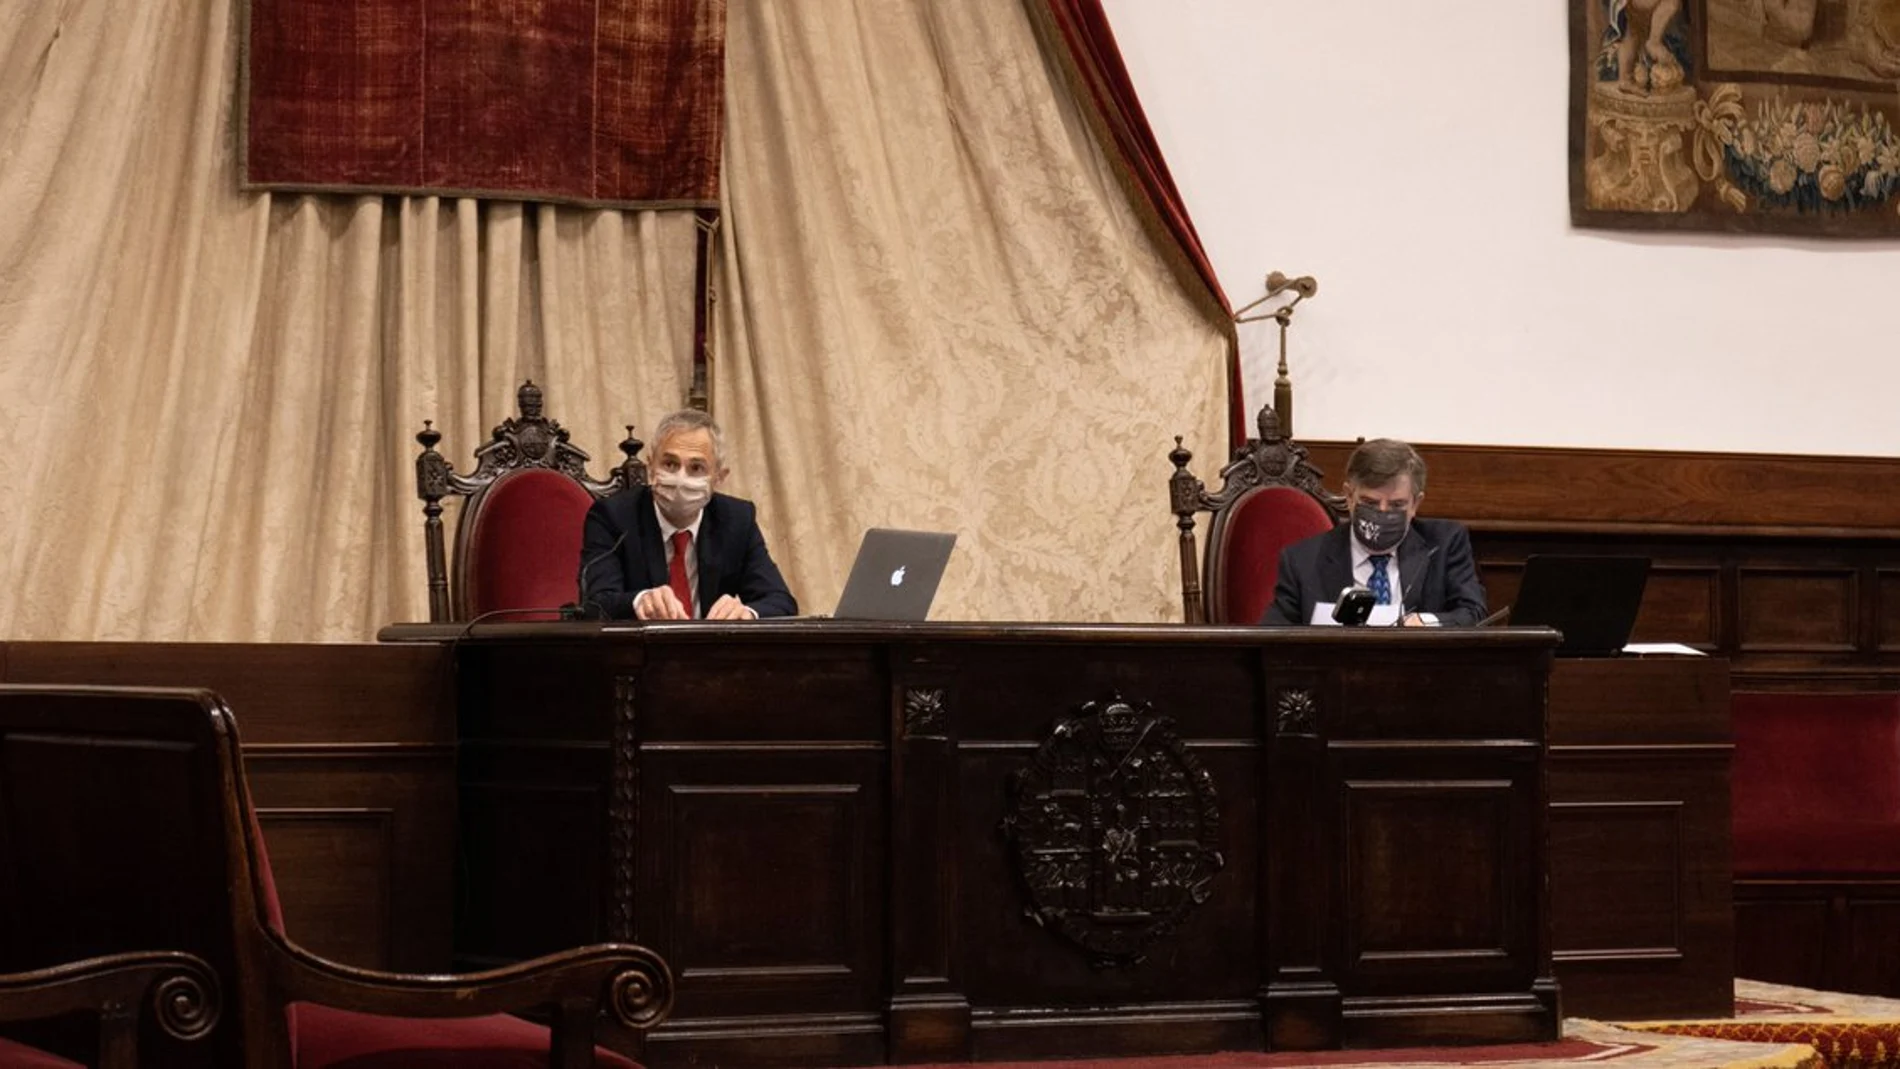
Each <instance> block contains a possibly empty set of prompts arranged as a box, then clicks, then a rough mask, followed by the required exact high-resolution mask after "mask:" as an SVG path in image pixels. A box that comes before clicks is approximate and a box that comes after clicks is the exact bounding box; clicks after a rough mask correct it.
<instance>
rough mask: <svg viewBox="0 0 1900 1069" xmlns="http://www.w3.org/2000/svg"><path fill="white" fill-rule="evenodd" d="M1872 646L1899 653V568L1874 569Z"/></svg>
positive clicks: (1879, 649) (1886, 651) (1881, 650)
mask: <svg viewBox="0 0 1900 1069" xmlns="http://www.w3.org/2000/svg"><path fill="white" fill-rule="evenodd" d="M1873 601H1874V607H1875V621H1876V622H1875V625H1874V646H1875V649H1877V650H1878V651H1879V652H1881V653H1900V568H1875V569H1874V599H1873Z"/></svg>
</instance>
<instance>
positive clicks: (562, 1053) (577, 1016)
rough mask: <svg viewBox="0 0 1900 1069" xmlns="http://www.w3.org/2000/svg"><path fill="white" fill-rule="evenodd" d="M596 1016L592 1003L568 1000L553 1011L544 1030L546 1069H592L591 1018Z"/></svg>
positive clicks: (595, 1009)
mask: <svg viewBox="0 0 1900 1069" xmlns="http://www.w3.org/2000/svg"><path fill="white" fill-rule="evenodd" d="M599 1012H600V1007H599V1006H597V1005H596V1004H595V1002H594V1000H593V999H568V1000H566V1001H563V1002H562V1003H561V1004H560V1005H559V1006H556V1007H555V1008H554V1020H553V1021H552V1022H551V1024H550V1025H549V1028H548V1033H549V1034H548V1066H549V1069H593V1065H594V1018H595V1016H596V1015H597V1014H599Z"/></svg>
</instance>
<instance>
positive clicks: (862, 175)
mask: <svg viewBox="0 0 1900 1069" xmlns="http://www.w3.org/2000/svg"><path fill="white" fill-rule="evenodd" d="M1019 3H1020V0H969V2H959V3H954V4H951V3H931V2H925V0H823V2H813V0H739V2H736V3H734V4H733V5H732V9H731V15H730V27H729V33H730V54H729V57H728V63H729V69H730V75H729V77H730V86H729V94H730V97H729V105H728V106H729V109H730V117H729V120H728V131H729V137H728V145H727V154H728V155H727V164H726V174H727V199H728V208H727V213H726V225H725V228H724V230H723V235H722V241H723V243H724V248H723V254H724V262H723V270H722V272H721V276H720V277H721V303H720V305H719V328H720V331H721V340H720V343H719V344H720V350H719V362H718V364H717V366H716V369H715V372H714V398H715V407H716V409H717V412H718V414H719V415H720V416H721V418H722V419H723V420H724V421H725V422H726V423H727V425H728V427H729V432H730V439H731V441H732V443H733V451H734V454H735V456H734V462H733V466H734V469H735V480H734V484H733V489H735V490H737V491H738V492H741V493H747V494H750V495H751V496H754V497H756V498H758V499H759V500H760V502H761V505H762V508H763V510H764V515H765V521H766V524H767V528H768V535H769V536H770V537H771V538H772V539H773V545H774V549H775V552H776V554H777V555H778V557H779V558H780V561H781V563H782V564H783V565H785V567H786V570H787V572H788V573H789V575H790V577H791V579H792V582H793V584H794V589H795V590H796V591H797V593H798V594H799V595H800V597H801V599H802V600H803V602H804V603H805V605H806V606H807V607H808V609H810V610H813V611H828V610H829V609H830V608H831V606H832V604H833V602H834V601H835V598H836V596H837V592H838V589H839V587H840V586H841V585H842V580H843V576H844V573H845V571H846V569H847V568H848V566H849V563H850V559H851V554H852V552H853V550H854V549H855V547H856V544H857V538H858V535H859V533H860V532H861V530H862V529H863V528H864V527H866V526H871V525H887V526H908V527H924V528H933V529H942V530H954V531H957V532H958V533H959V535H960V542H959V549H958V553H957V556H956V558H955V562H954V564H953V566H952V571H951V573H950V575H949V577H948V578H947V580H946V587H945V590H944V593H943V595H942V597H941V599H940V602H939V605H940V612H939V615H940V616H944V617H953V618H955V617H960V618H1014V619H1052V620H1064V619H1137V620H1138V619H1161V618H1172V617H1173V616H1174V613H1175V612H1176V611H1177V610H1176V608H1175V606H1176V601H1177V594H1176V586H1175V582H1176V579H1175V577H1174V576H1173V574H1172V572H1171V566H1172V560H1173V557H1172V527H1171V525H1170V522H1169V517H1168V514H1167V511H1166V506H1165V500H1166V498H1165V490H1164V484H1165V479H1166V475H1167V473H1168V465H1167V461H1166V459H1165V454H1166V452H1167V449H1168V447H1169V445H1170V444H1171V435H1173V434H1178V433H1180V434H1186V435H1187V436H1188V438H1189V440H1190V442H1192V443H1193V444H1195V445H1196V446H1197V448H1199V450H1200V451H1201V453H1202V455H1203V457H1204V458H1206V460H1207V462H1208V464H1209V465H1210V470H1211V465H1212V462H1213V459H1214V457H1213V454H1214V453H1215V452H1217V450H1216V449H1215V448H1214V443H1217V442H1219V441H1221V434H1222V432H1221V426H1222V423H1221V412H1222V408H1223V404H1224V399H1223V396H1222V389H1223V387H1222V385H1221V378H1222V368H1223V362H1222V359H1221V352H1222V346H1223V345H1224V340H1223V336H1222V334H1221V331H1220V328H1219V327H1218V326H1217V325H1215V324H1212V323H1209V322H1207V321H1206V320H1205V319H1204V318H1203V317H1202V316H1201V315H1200V314H1199V313H1197V312H1196V311H1195V308H1194V305H1193V302H1191V301H1189V300H1188V299H1187V298H1186V297H1185V296H1184V295H1183V294H1182V292H1181V291H1180V288H1179V283H1178V282H1177V281H1176V279H1175V277H1174V276H1172V275H1171V274H1170V273H1169V271H1168V270H1167V268H1166V266H1165V264H1164V263H1163V262H1162V260H1161V258H1160V257H1159V256H1158V255H1157V253H1156V252H1155V250H1154V247H1153V246H1152V244H1151V243H1150V241H1149V239H1148V238H1147V237H1146V235H1145V232H1144V230H1143V228H1142V226H1141V225H1140V221H1139V219H1138V218H1137V217H1136V216H1135V215H1134V212H1133V209H1132V208H1131V207H1130V206H1129V202H1128V200H1127V198H1126V196H1125V195H1124V194H1123V192H1122V190H1121V188H1120V187H1119V186H1118V184H1117V183H1116V181H1115V179H1114V176H1113V173H1112V171H1111V170H1110V168H1109V167H1108V165H1107V163H1106V161H1105V160H1104V158H1103V156H1102V154H1101V152H1100V150H1099V148H1098V147H1097V146H1096V144H1095V143H1094V141H1093V139H1092V138H1091V137H1089V136H1088V134H1087V126H1086V124H1085V123H1084V122H1082V121H1081V118H1080V116H1078V115H1077V114H1076V112H1075V111H1074V110H1073V107H1072V105H1071V103H1070V102H1069V101H1068V98H1067V93H1066V91H1065V90H1064V89H1063V87H1062V83H1061V80H1060V78H1059V77H1057V76H1055V75H1054V74H1052V72H1051V70H1050V69H1049V68H1048V67H1046V66H1045V64H1044V63H1043V61H1042V59H1041V58H1040V55H1039V53H1038V51H1037V48H1036V44H1035V39H1034V35H1033V33H1032V31H1031V29H1030V25H1029V22H1028V19H1027V17H1026V15H1025V13H1024V11H1023V9H1022V8H1021V7H1020V6H1019ZM236 72H237V39H236V36H235V24H234V6H233V3H232V0H179V2H167V3H127V2H125V0H36V2H32V3H21V2H14V3H0V205H4V206H5V210H4V211H0V508H3V510H4V511H0V568H3V569H4V573H3V574H4V577H5V586H4V588H3V589H4V592H3V593H0V638H10V639H34V638H54V639H94V638H109V639H221V640H273V641H290V640H345V639H351V640H354V639H363V638H367V637H368V636H370V635H372V634H373V633H374V631H375V629H376V627H377V626H379V625H380V624H382V623H384V622H387V621H390V620H396V619H419V618H421V617H422V616H423V615H424V614H425V610H426V592H425V589H424V586H423V579H422V567H421V560H422V556H421V554H422V544H421V535H420V522H419V521H420V509H419V505H418V503H417V502H416V500H415V498H414V494H413V474H412V473H413V459H414V455H415V445H414V443H413V441H412V436H413V434H414V432H415V431H416V430H417V429H419V425H420V421H421V420H422V419H423V418H425V417H430V418H434V419H435V420H436V421H437V424H438V426H439V427H440V428H441V429H442V430H443V432H444V435H445V441H444V444H443V449H444V451H445V453H446V454H447V455H448V456H449V457H450V458H451V460H452V461H454V462H455V463H456V464H457V465H458V466H462V467H466V466H467V464H468V462H469V454H470V452H471V451H472V450H473V449H474V447H475V446H476V445H477V444H478V443H479V442H480V441H481V440H483V439H485V438H486V436H487V433H488V430H489V429H490V428H491V427H492V426H493V425H494V424H495V423H496V422H498V421H499V420H500V419H501V418H502V417H503V416H505V415H507V414H509V413H511V412H512V410H513V390H514V387H515V385H516V384H517V383H518V382H519V380H520V379H521V378H522V377H524V376H530V375H531V376H533V377H534V378H535V379H536V380H537V381H539V382H541V383H542V384H543V385H544V386H545V387H546V389H547V394H548V407H549V412H550V414H552V415H554V416H555V417H557V418H559V419H561V420H562V421H563V422H564V423H565V424H566V425H567V426H568V427H569V428H570V430H572V431H573V432H574V440H575V441H576V443H577V444H580V445H582V446H583V448H587V449H589V450H590V451H592V452H593V453H594V455H595V459H596V470H597V471H599V470H604V469H605V467H606V466H607V465H608V464H610V463H611V462H612V461H613V459H614V456H615V451H614V448H613V446H614V443H616V442H617V441H618V440H619V439H620V438H621V437H622V435H623V434H624V431H623V430H622V429H621V425H622V424H623V423H624V422H627V421H628V420H634V421H639V422H644V423H649V424H650V422H651V421H652V420H653V419H654V418H656V417H657V415H658V414H659V413H660V412H661V411H662V410H664V409H665V408H667V407H670V406H671V405H673V404H675V403H677V401H678V400H679V399H680V398H681V397H683V396H684V391H685V383H686V373H687V367H686V362H687V354H688V351H689V348H690V337H691V289H692V270H693V256H692V246H693V240H694V235H693V222H692V219H691V216H690V214H689V213H676V214H669V215H664V216H656V215H650V214H632V213H614V212H598V211H594V212H589V211H578V210H572V209H559V208H549V207H533V206H530V207H522V206H519V205H513V204H503V203H486V204H478V203H476V202H471V201H443V200H435V199H423V198H415V199H403V198H374V197H367V198H354V199H352V198H334V197H272V196H266V195H258V194H244V193H240V192H238V190H237V186H236V171H235V165H234V158H233V157H234V153H235V148H236V143H235V134H234V116H233V105H234V101H235V97H236Z"/></svg>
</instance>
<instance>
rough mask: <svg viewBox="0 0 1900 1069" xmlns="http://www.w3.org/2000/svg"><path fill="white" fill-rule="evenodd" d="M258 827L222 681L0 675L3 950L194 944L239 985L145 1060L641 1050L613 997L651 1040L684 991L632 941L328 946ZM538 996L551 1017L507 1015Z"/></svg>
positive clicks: (499, 1058) (361, 1062)
mask: <svg viewBox="0 0 1900 1069" xmlns="http://www.w3.org/2000/svg"><path fill="white" fill-rule="evenodd" d="M256 828H257V825H256V819H255V814H254V812H253V810H252V807H251V801H250V793H249V790H248V788H247V787H246V785H245V778H244V771H243V766H242V765H241V764H240V763H239V751H238V738H237V726H236V723H235V722H234V720H233V718H232V715H231V712H230V710H229V709H227V708H226V707H225V705H224V703H223V701H221V700H220V699H219V698H218V697H217V696H216V695H214V694H211V693H209V692H206V691H189V690H165V689H129V688H107V687H99V688H62V687H32V686H19V685H12V686H0V845H3V846H4V849H5V851H6V860H7V863H8V864H7V866H6V868H7V870H8V872H9V875H6V876H0V951H3V952H4V955H5V956H4V958H0V966H4V967H7V968H14V967H19V966H29V967H30V966H32V965H35V964H38V963H41V962H47V961H61V960H72V959H75V958H80V957H85V956H88V955H99V954H112V953H120V952H125V951H128V950H136V949H139V948H143V947H154V946H162V947H177V948H179V949H181V950H183V951H185V952H188V953H190V954H193V955H195V956H197V957H198V958H201V959H203V961H205V962H206V963H208V965H209V966H210V969H211V970H212V972H213V973H214V974H215V976H216V977H217V989H218V990H221V991H223V992H224V997H225V1001H226V1005H227V1012H225V1013H224V1014H223V1015H222V1017H220V1018H218V1019H217V1020H216V1021H215V1022H213V1024H212V1025H211V1026H210V1027H208V1028H207V1029H206V1030H205V1031H204V1032H203V1034H202V1035H201V1036H200V1038H198V1039H197V1040H196V1041H195V1042H194V1043H193V1044H191V1045H190V1046H186V1045H184V1044H183V1042H182V1041H181V1040H180V1039H179V1038H178V1037H177V1036H176V1035H165V1034H158V1035H153V1034H150V1031H149V1030H148V1032H147V1033H146V1034H142V1035H141V1036H140V1049H139V1064H140V1065H141V1066H150V1067H158V1069H170V1067H172V1066H186V1065H191V1066H205V1065H210V1066H228V1067H238V1066H242V1067H246V1069H264V1067H283V1066H290V1067H293V1069H369V1067H372V1066H376V1067H382V1066H398V1065H400V1066H405V1067H429V1066H455V1067H458V1069H483V1067H501V1066H509V1067H515V1066H523V1065H547V1066H556V1067H561V1069H578V1067H581V1066H592V1065H597V1064H598V1065H610V1066H619V1067H621V1069H627V1067H630V1066H633V1065H634V1063H633V1062H631V1061H630V1060H628V1059H627V1058H625V1057H622V1056H621V1055H619V1054H615V1053H612V1052H607V1051H597V1050H596V1049H595V1048H594V1039H593V1037H594V1030H595V1027H596V1025H597V1023H598V1019H599V1017H600V1015H601V1013H602V1011H603V1009H604V1010H605V1011H606V1012H607V1014H608V1015H609V1017H610V1019H611V1021H612V1022H614V1023H615V1024H616V1025H617V1026H618V1027H619V1028H620V1029H622V1030H624V1031H621V1032H620V1033H619V1035H620V1036H621V1037H622V1042H623V1043H625V1044H631V1045H637V1043H638V1041H639V1039H640V1038H641V1037H643V1035H644V1032H645V1030H646V1029H648V1028H650V1027H652V1026H653V1025H655V1024H658V1023H659V1022H660V1020H662V1019H663V1018H664V1017H665V1016H666V1014H667V1012H668V1010H669V1009H670V1007H671V1004H672V998H673V978H672V974H671V973H670V972H669V971H668V969H667V967H666V963H665V962H663V961H662V960H661V959H660V958H659V956H658V955H656V954H654V953H653V952H652V951H650V950H647V949H646V948H644V947H640V946H635V945H630V944H621V945H614V944H603V945H597V946H590V947H581V948H578V949H574V950H569V951H565V952H563V953H559V954H553V955H549V956H547V957H543V958H539V959H536V960H534V961H529V962H524V963H521V964H519V965H513V966H509V967H506V968H501V969H495V970H491V971H487V972H481V973H470V974H466V975H459V976H420V975H408V974H399V973H386V972H379V971H374V970H368V969H358V968H351V967H348V966H343V965H339V964H336V963H334V962H331V961H327V960H325V959H323V958H320V957H318V956H316V955H315V954H312V953H310V952H309V951H306V950H304V949H303V948H302V947H300V946H298V945H297V944H296V943H295V942H294V941H293V940H292V939H291V938H290V936H289V935H288V934H287V933H285V931H284V929H283V920H282V916H283V914H282V911H281V909H279V907H278V903H277V898H276V890H275V887H274V883H273V880H272V878H271V871H270V861H269V858H268V856H267V855H266V853H265V851H264V844H263V840H262V837H261V836H259V835H258V833H257V830H256ZM443 905H444V908H448V904H447V903H444V904H443ZM529 1010H534V1011H540V1012H542V1013H545V1014H547V1015H549V1017H550V1019H551V1021H552V1025H551V1027H544V1026H541V1025H537V1024H531V1023H529V1022H528V1021H525V1020H522V1019H521V1018H518V1017H513V1016H509V1015H508V1013H509V1011H529Z"/></svg>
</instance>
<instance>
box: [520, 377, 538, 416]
mask: <svg viewBox="0 0 1900 1069" xmlns="http://www.w3.org/2000/svg"><path fill="white" fill-rule="evenodd" d="M515 404H516V405H518V406H520V408H521V416H522V418H523V419H540V418H541V387H539V386H536V385H535V384H534V380H533V379H527V380H525V381H523V382H522V384H521V388H520V389H519V390H516V391H515Z"/></svg>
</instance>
